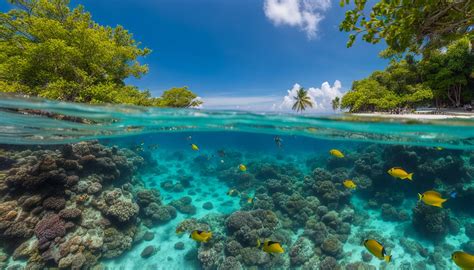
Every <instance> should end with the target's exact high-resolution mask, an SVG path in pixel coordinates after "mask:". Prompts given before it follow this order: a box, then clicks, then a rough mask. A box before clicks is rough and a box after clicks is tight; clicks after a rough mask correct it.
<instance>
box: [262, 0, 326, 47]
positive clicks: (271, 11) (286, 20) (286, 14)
mask: <svg viewBox="0 0 474 270" xmlns="http://www.w3.org/2000/svg"><path fill="white" fill-rule="evenodd" d="M330 7H331V0H265V2H264V4H263V10H264V12H265V16H267V18H269V19H270V21H272V22H273V23H274V24H275V25H277V26H278V25H290V26H295V27H299V28H300V29H302V30H303V31H305V32H306V35H307V36H308V38H309V39H313V38H316V36H317V33H318V26H319V23H320V22H321V20H322V19H324V15H323V13H324V12H325V11H326V10H328V9H329V8H330Z"/></svg>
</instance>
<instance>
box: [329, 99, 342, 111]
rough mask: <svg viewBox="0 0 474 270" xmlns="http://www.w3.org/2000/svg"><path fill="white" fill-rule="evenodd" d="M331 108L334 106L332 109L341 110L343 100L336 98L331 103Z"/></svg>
mask: <svg viewBox="0 0 474 270" xmlns="http://www.w3.org/2000/svg"><path fill="white" fill-rule="evenodd" d="M331 106H332V109H333V110H334V111H335V110H337V109H339V107H340V106H341V99H340V98H339V97H335V98H334V99H333V100H332V101H331Z"/></svg>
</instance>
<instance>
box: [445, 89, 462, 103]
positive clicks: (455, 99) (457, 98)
mask: <svg viewBox="0 0 474 270" xmlns="http://www.w3.org/2000/svg"><path fill="white" fill-rule="evenodd" d="M448 98H449V100H450V101H451V103H452V104H453V106H454V107H456V108H457V107H459V106H461V85H454V86H451V87H450V88H448Z"/></svg>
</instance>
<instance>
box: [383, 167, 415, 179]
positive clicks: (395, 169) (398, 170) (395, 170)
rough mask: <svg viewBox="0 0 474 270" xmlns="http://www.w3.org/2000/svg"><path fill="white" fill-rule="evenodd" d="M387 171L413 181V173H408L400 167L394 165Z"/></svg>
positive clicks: (394, 175)
mask: <svg viewBox="0 0 474 270" xmlns="http://www.w3.org/2000/svg"><path fill="white" fill-rule="evenodd" d="M387 172H388V174H390V175H391V176H393V177H395V178H400V179H408V180H410V181H413V173H407V172H406V171H405V170H404V169H402V168H400V167H393V168H391V169H390V170H388V171H387Z"/></svg>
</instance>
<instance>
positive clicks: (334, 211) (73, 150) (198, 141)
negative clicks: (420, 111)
mask: <svg viewBox="0 0 474 270" xmlns="http://www.w3.org/2000/svg"><path fill="white" fill-rule="evenodd" d="M0 133H1V134H0V143H1V145H0V239H1V241H0V268H1V269H58V268H59V269H124V270H125V269H220V270H221V269H222V270H223V269H226V270H228V269H324V270H326V269H328V270H329V269H353V270H356V269H357V270H361V269H406V270H408V269H413V270H425V269H461V268H462V269H472V267H473V266H472V258H469V257H466V253H465V252H467V253H470V254H474V207H473V205H474V204H473V202H474V179H473V176H474V145H473V144H474V121H472V120H470V119H444V120H421V119H412V120H403V119H377V118H373V117H372V118H360V117H358V118H357V117H348V116H345V115H336V116H335V115H326V116H318V117H317V116H305V115H285V114H268V113H245V112H229V111H223V112H219V111H204V110H202V111H201V110H172V109H169V110H168V109H153V108H146V109H145V108H141V107H130V106H90V105H78V104H69V103H60V102H52V101H44V100H40V99H38V100H35V99H30V100H22V99H17V98H15V99H13V98H7V97H4V98H2V99H1V100H0Z"/></svg>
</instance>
